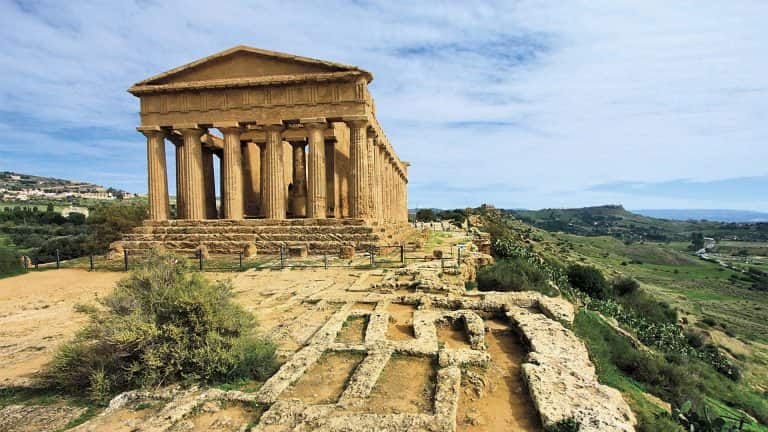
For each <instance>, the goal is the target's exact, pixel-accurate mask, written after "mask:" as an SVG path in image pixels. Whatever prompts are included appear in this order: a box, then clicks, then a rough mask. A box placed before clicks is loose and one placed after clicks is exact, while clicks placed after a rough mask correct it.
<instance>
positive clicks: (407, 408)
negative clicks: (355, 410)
mask: <svg viewBox="0 0 768 432" xmlns="http://www.w3.org/2000/svg"><path fill="white" fill-rule="evenodd" d="M436 376H437V372H436V371H435V365H434V364H433V361H432V359H429V358H422V357H408V356H393V357H392V358H391V359H390V360H389V362H388V363H387V365H386V366H385V367H384V370H383V371H382V372H381V376H380V377H379V381H378V382H377V383H376V386H375V387H374V388H373V391H372V392H371V396H370V397H369V398H368V403H367V404H366V406H365V407H364V409H365V411H368V412H374V413H432V408H433V407H432V397H433V396H434V392H435V381H436Z"/></svg>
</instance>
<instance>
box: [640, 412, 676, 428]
mask: <svg viewBox="0 0 768 432" xmlns="http://www.w3.org/2000/svg"><path fill="white" fill-rule="evenodd" d="M636 430H637V432H685V429H683V427H682V426H680V424H679V423H678V422H677V421H675V419H674V418H672V416H671V415H670V414H667V413H663V414H656V415H653V414H649V413H646V412H640V413H638V416H637V427H636Z"/></svg>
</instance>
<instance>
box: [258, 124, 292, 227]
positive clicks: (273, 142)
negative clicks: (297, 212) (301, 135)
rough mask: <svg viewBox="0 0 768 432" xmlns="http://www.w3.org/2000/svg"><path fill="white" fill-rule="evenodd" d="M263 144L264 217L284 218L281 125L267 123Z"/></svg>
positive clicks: (284, 193) (284, 192)
mask: <svg viewBox="0 0 768 432" xmlns="http://www.w3.org/2000/svg"><path fill="white" fill-rule="evenodd" d="M265 130H266V132H267V143H266V146H265V156H264V161H265V165H266V166H263V167H262V170H263V171H265V173H264V174H265V175H264V180H265V181H264V194H263V202H264V217H265V218H267V219H285V195H286V190H285V185H284V184H283V183H284V178H283V141H282V132H283V126H282V125H278V124H272V125H268V126H266V128H265Z"/></svg>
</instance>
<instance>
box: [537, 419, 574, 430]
mask: <svg viewBox="0 0 768 432" xmlns="http://www.w3.org/2000/svg"><path fill="white" fill-rule="evenodd" d="M544 430H545V431H546V432H579V431H580V430H581V423H579V422H578V421H576V420H574V419H573V418H567V419H564V420H560V421H559V422H557V423H555V424H552V425H549V426H547V427H546V428H545V429H544Z"/></svg>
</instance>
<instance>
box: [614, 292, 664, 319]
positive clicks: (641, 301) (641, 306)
mask: <svg viewBox="0 0 768 432" xmlns="http://www.w3.org/2000/svg"><path fill="white" fill-rule="evenodd" d="M618 302H619V303H621V304H622V305H623V306H624V307H625V308H627V309H629V310H631V311H633V312H634V313H635V314H637V315H639V316H642V317H643V318H645V319H646V320H647V321H649V322H652V323H662V324H674V323H676V322H677V310H676V309H675V308H673V307H672V306H670V305H669V304H668V303H665V302H663V301H659V300H656V298H655V297H654V296H653V295H651V294H649V293H647V292H645V291H643V290H639V291H634V292H632V293H631V294H627V295H624V296H623V297H619V299H618Z"/></svg>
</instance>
